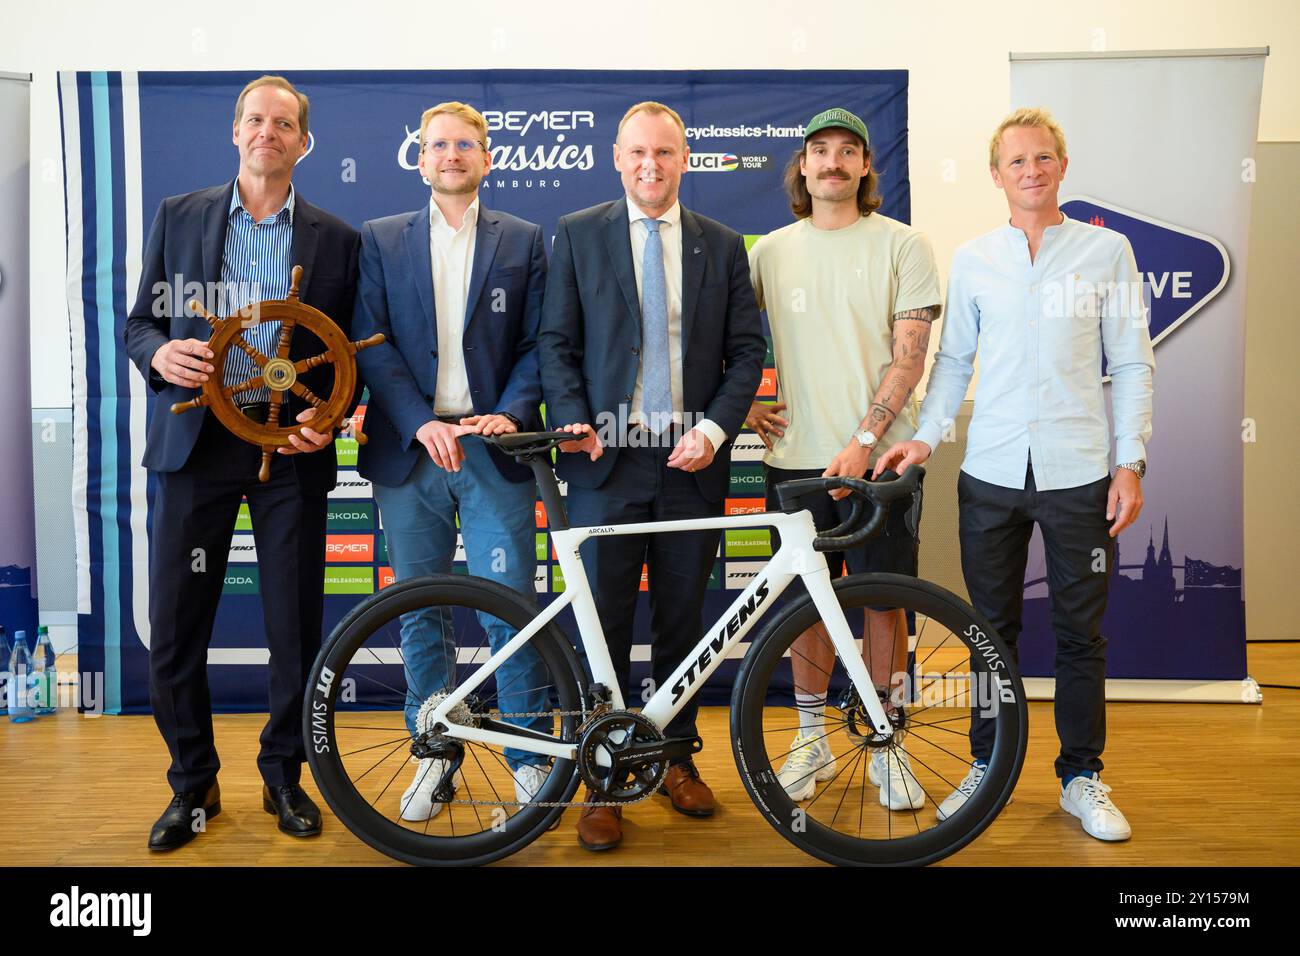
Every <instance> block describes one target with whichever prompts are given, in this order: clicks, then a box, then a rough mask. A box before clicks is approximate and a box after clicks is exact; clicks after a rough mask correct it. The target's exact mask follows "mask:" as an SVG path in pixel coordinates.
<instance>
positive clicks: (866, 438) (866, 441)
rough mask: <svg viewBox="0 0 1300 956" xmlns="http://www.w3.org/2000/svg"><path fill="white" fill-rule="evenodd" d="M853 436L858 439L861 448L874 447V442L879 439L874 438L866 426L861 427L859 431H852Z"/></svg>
mask: <svg viewBox="0 0 1300 956" xmlns="http://www.w3.org/2000/svg"><path fill="white" fill-rule="evenodd" d="M853 437H854V438H856V439H857V440H858V445H859V447H861V448H875V447H876V442H877V441H879V440H880V439H878V438H876V436H875V434H874V433H872V432H871V431H870V430H869V429H866V428H864V429H862V431H860V432H854V433H853Z"/></svg>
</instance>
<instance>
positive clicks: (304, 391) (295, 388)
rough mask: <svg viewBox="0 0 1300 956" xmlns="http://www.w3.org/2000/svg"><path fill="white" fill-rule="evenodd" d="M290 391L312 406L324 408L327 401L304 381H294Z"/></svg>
mask: <svg viewBox="0 0 1300 956" xmlns="http://www.w3.org/2000/svg"><path fill="white" fill-rule="evenodd" d="M289 391H291V392H293V393H294V394H295V395H297V396H298V397H299V398H301V399H302V400H303V401H304V402H306V403H307V404H309V405H310V406H311V407H312V408H324V407H325V402H324V401H322V400H321V399H320V398H319V397H318V396H317V395H316V393H315V392H313V391H312V390H311V389H310V388H308V387H307V386H306V385H304V384H303V383H302V382H294V383H293V385H292V386H290V388H289Z"/></svg>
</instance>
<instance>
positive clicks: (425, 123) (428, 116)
mask: <svg viewBox="0 0 1300 956" xmlns="http://www.w3.org/2000/svg"><path fill="white" fill-rule="evenodd" d="M444 114H446V115H448V116H455V117H457V118H458V119H462V120H464V121H465V122H466V123H468V124H469V125H470V126H473V127H474V131H475V132H476V133H478V144H479V146H481V147H483V149H485V150H486V149H487V148H488V147H487V141H488V127H487V120H485V119H484V118H483V114H482V113H480V112H479V111H478V110H476V109H474V107H472V106H470V105H469V104H467V103H458V102H456V101H455V100H452V101H451V102H448V103H439V104H438V105H437V106H430V107H429V108H428V109H427V110H425V111H424V115H423V116H421V117H420V148H421V149H423V148H424V134H425V131H426V130H428V128H429V124H430V123H431V122H433V118H434V117H435V116H442V115H444Z"/></svg>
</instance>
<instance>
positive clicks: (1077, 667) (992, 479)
mask: <svg viewBox="0 0 1300 956" xmlns="http://www.w3.org/2000/svg"><path fill="white" fill-rule="evenodd" d="M1068 162H1069V160H1068V158H1067V156H1066V150H1065V137H1064V135H1063V134H1062V132H1061V129H1060V127H1059V126H1057V125H1056V122H1055V121H1054V120H1053V119H1052V118H1051V116H1050V115H1049V114H1048V113H1047V112H1046V111H1044V110H1037V109H1022V110H1017V111H1016V112H1014V113H1012V114H1011V115H1010V116H1009V117H1007V119H1006V120H1004V121H1003V122H1002V124H1001V125H1000V126H999V127H998V130H997V131H996V133H994V136H993V139H992V141H991V143H990V148H989V168H990V171H991V172H992V175H993V181H994V183H995V184H996V185H997V186H998V187H999V188H1001V189H1002V190H1003V191H1004V192H1005V193H1006V196H1007V204H1008V206H1009V208H1010V212H1011V216H1010V219H1009V221H1008V224H1007V225H1005V226H1002V227H1000V228H998V229H995V230H994V231H993V232H990V233H987V234H985V235H983V236H980V237H979V238H977V239H974V240H972V241H971V242H968V243H966V244H965V245H963V246H961V247H960V248H959V249H958V250H957V252H956V254H955V255H954V257H953V263H952V269H951V272H950V275H949V279H948V302H947V306H946V316H947V317H946V319H945V320H944V323H943V331H942V334H941V336H940V341H939V353H938V355H937V356H936V358H935V363H934V368H933V369H932V371H931V373H930V380H929V387H928V390H927V394H926V398H925V402H924V404H923V405H922V407H921V415H920V427H919V428H918V429H917V432H916V435H915V436H914V437H913V439H912V440H911V441H905V442H899V443H898V444H897V445H895V446H894V447H892V448H890V449H889V451H887V452H886V453H885V454H884V455H882V456H881V457H880V459H879V461H878V463H877V465H876V470H875V473H876V474H877V475H878V474H879V473H881V472H883V471H884V470H885V469H886V468H893V469H895V470H896V471H899V472H901V471H902V470H903V469H904V468H906V467H907V466H908V465H910V464H912V463H920V462H924V461H925V460H927V459H928V458H929V457H930V454H931V452H932V451H933V450H934V449H935V448H937V447H938V443H939V442H940V441H941V440H945V439H946V440H951V438H950V437H948V436H950V435H951V432H952V423H953V419H954V418H955V416H956V414H957V410H958V408H959V407H960V405H961V402H962V400H963V399H964V398H965V395H966V387H967V385H968V384H969V382H970V379H971V375H972V372H973V370H974V364H973V363H974V359H975V353H976V350H977V348H978V350H979V351H980V354H981V358H982V361H981V363H980V377H979V382H978V383H977V385H976V388H975V411H974V415H973V417H972V419H971V425H970V433H969V435H968V437H967V451H966V459H965V461H964V462H963V463H962V469H961V476H960V478H959V480H958V486H957V493H958V501H959V505H960V538H961V553H962V573H963V576H964V577H965V579H966V587H967V589H968V590H969V592H970V596H971V601H972V603H973V604H974V605H975V607H976V608H977V609H978V610H979V611H980V613H981V614H983V615H984V616H985V617H986V618H987V619H988V620H989V622H990V623H991V624H992V625H993V627H994V628H995V629H996V630H997V631H998V633H999V634H1000V635H1001V636H1002V638H1003V640H1005V641H1006V643H1007V646H1008V648H1009V649H1010V650H1011V651H1012V653H1013V654H1014V653H1015V651H1016V646H1017V642H1018V639H1019V636H1020V631H1021V610H1022V605H1023V598H1024V575H1025V566H1026V563H1027V561H1028V554H1029V540H1030V537H1031V535H1032V534H1033V528H1034V524H1035V523H1037V524H1038V526H1039V528H1040V530H1041V531H1042V534H1043V541H1044V545H1045V550H1046V556H1047V579H1048V588H1049V591H1050V595H1051V619H1052V630H1053V632H1054V633H1055V635H1056V646H1057V651H1056V697H1055V713H1056V727H1057V734H1058V736H1059V737H1060V740H1061V754H1060V756H1059V757H1058V758H1057V761H1056V773H1057V776H1059V777H1060V778H1061V784H1062V791H1061V807H1062V809H1065V810H1067V811H1068V812H1070V813H1071V814H1073V815H1074V816H1076V817H1078V818H1079V819H1080V821H1081V822H1082V824H1083V828H1084V830H1085V831H1086V832H1087V833H1089V834H1090V835H1091V836H1094V837H1096V838H1097V839H1099V840H1125V839H1128V837H1129V836H1130V835H1131V830H1130V828H1129V825H1128V822H1127V821H1126V820H1125V819H1124V816H1123V814H1122V813H1120V812H1119V809H1118V808H1117V807H1115V805H1114V804H1113V803H1112V802H1111V801H1110V798H1109V796H1108V793H1109V791H1110V788H1109V787H1108V786H1106V785H1105V784H1103V783H1102V782H1101V779H1100V776H1099V774H1100V771H1101V769H1102V762H1101V752H1102V750H1103V749H1104V747H1105V738H1106V656H1105V652H1106V639H1105V638H1104V637H1103V636H1102V634H1101V620H1102V616H1103V615H1104V614H1105V611H1106V598H1107V589H1108V584H1109V580H1110V570H1111V564H1112V562H1113V560H1114V539H1115V537H1116V536H1117V535H1118V534H1119V533H1120V532H1121V531H1122V530H1123V529H1124V528H1126V527H1128V526H1129V525H1130V524H1132V523H1133V521H1134V520H1135V519H1136V518H1137V516H1138V513H1139V512H1140V511H1141V509H1142V487H1141V485H1142V483H1141V479H1142V476H1143V474H1145V472H1146V442H1147V440H1148V439H1149V438H1150V437H1151V379H1152V373H1153V372H1154V369H1155V361H1154V359H1153V358H1152V351H1151V338H1150V334H1149V332H1148V329H1147V319H1146V312H1145V309H1144V308H1143V304H1142V285H1141V279H1140V277H1139V273H1138V271H1137V265H1136V263H1135V261H1134V258H1133V251H1132V249H1131V248H1130V246H1129V243H1128V240H1127V239H1125V238H1124V237H1123V236H1122V235H1120V234H1119V233H1116V232H1113V231H1111V230H1109V229H1104V228H1101V227H1098V226H1092V225H1088V224H1085V223H1081V222H1075V221H1074V220H1071V219H1069V218H1068V217H1066V216H1065V215H1064V214H1063V213H1062V212H1061V210H1060V207H1059V205H1058V192H1059V189H1060V184H1061V180H1062V179H1063V178H1064V176H1065V170H1066V166H1067V165H1068ZM1103 358H1104V359H1105V361H1106V372H1107V373H1108V374H1109V375H1110V377H1111V406H1112V411H1113V413H1114V420H1115V425H1114V442H1115V456H1116V457H1115V461H1116V462H1117V467H1116V469H1115V472H1114V477H1112V476H1111V472H1110V467H1109V464H1110V443H1111V436H1110V425H1109V422H1108V420H1107V417H1106V407H1105V392H1104V388H1103V379H1102V374H1103V373H1102V360H1103ZM970 738H971V753H972V755H973V758H974V759H973V761H972V763H971V769H970V772H969V773H968V774H967V775H966V778H965V780H963V781H962V783H961V785H960V786H959V787H958V789H957V790H956V791H955V792H954V793H953V794H952V795H951V796H950V797H948V799H946V800H945V801H944V802H943V803H942V804H940V806H939V810H938V815H939V818H940V819H941V820H942V819H946V818H947V817H948V816H949V815H951V814H952V813H955V812H956V811H957V810H958V809H959V808H960V807H961V805H962V804H963V803H965V801H966V800H967V799H968V798H969V797H970V795H971V794H972V793H974V791H975V788H976V787H977V786H979V783H980V780H981V779H982V777H983V772H984V768H985V766H986V765H987V761H988V757H989V754H990V753H991V750H992V745H993V726H992V721H990V720H987V719H980V718H979V717H977V716H974V715H973V716H972V723H971V733H970Z"/></svg>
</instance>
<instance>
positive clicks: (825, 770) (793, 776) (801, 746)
mask: <svg viewBox="0 0 1300 956" xmlns="http://www.w3.org/2000/svg"><path fill="white" fill-rule="evenodd" d="M833 776H835V755H834V754H832V753H831V746H830V744H828V743H827V742H826V736H825V734H824V733H822V734H814V735H810V736H805V735H804V734H803V733H797V734H795V735H794V740H793V741H792V742H791V743H790V756H788V757H786V758H785V763H784V764H782V766H781V769H780V770H778V771H777V773H776V779H777V780H778V781H779V782H780V784H781V786H783V787H785V792H786V793H787V794H788V795H789V797H790V799H791V800H793V801H795V802H796V803H798V802H800V801H802V800H808V799H810V798H811V797H812V795H813V794H814V793H816V792H817V784H818V783H824V782H826V781H827V780H829V779H831V778H832V777H833Z"/></svg>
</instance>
